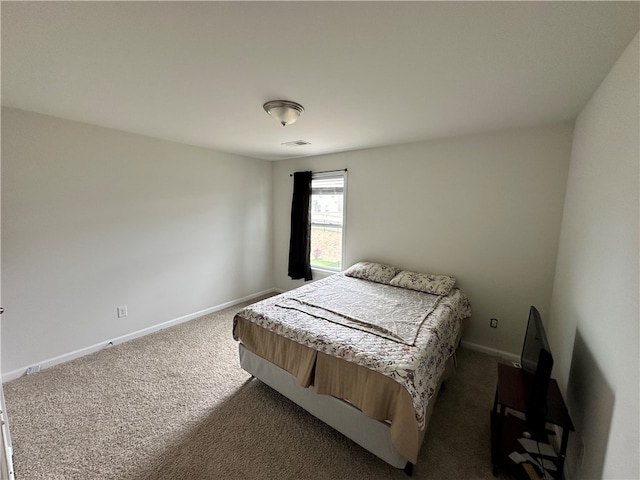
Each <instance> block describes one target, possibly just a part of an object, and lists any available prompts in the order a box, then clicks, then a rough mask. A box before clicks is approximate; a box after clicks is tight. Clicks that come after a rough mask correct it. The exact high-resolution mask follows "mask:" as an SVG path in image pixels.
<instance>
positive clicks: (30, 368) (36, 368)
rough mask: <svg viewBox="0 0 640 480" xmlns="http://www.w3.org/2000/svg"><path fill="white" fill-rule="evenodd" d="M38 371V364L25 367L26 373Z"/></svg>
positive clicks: (31, 373)
mask: <svg viewBox="0 0 640 480" xmlns="http://www.w3.org/2000/svg"><path fill="white" fill-rule="evenodd" d="M39 371H40V365H34V366H32V367H29V368H27V375H33V374H34V373H38V372H39Z"/></svg>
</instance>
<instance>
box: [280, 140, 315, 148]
mask: <svg viewBox="0 0 640 480" xmlns="http://www.w3.org/2000/svg"><path fill="white" fill-rule="evenodd" d="M280 145H286V146H287V147H301V146H303V145H311V143H309V142H305V141H304V140H294V141H293V142H286V143H281V144H280Z"/></svg>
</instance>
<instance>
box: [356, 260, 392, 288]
mask: <svg viewBox="0 0 640 480" xmlns="http://www.w3.org/2000/svg"><path fill="white" fill-rule="evenodd" d="M399 272H400V269H399V268H397V267H392V266H391V265H384V264H382V263H374V262H358V263H356V264H355V265H352V266H351V267H349V268H348V269H347V270H345V272H344V274H345V275H346V276H348V277H354V278H361V279H362V280H369V281H370V282H378V283H386V284H389V282H390V281H391V279H392V278H393V277H395V276H396V275H397V274H398V273H399Z"/></svg>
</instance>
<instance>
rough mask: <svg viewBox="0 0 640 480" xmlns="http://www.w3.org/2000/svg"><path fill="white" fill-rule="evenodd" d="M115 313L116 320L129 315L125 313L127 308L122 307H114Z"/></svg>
mask: <svg viewBox="0 0 640 480" xmlns="http://www.w3.org/2000/svg"><path fill="white" fill-rule="evenodd" d="M116 311H117V312H118V318H122V317H126V316H127V315H129V314H128V313H127V306H126V305H123V306H122V307H116Z"/></svg>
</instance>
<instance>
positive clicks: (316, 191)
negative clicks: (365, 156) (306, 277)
mask: <svg viewBox="0 0 640 480" xmlns="http://www.w3.org/2000/svg"><path fill="white" fill-rule="evenodd" d="M346 177H347V172H346V171H340V172H338V173H336V172H328V173H314V174H313V177H312V178H311V267H312V268H321V269H326V270H333V271H340V270H342V252H343V250H344V248H343V247H344V218H345V191H346Z"/></svg>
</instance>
